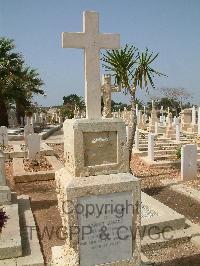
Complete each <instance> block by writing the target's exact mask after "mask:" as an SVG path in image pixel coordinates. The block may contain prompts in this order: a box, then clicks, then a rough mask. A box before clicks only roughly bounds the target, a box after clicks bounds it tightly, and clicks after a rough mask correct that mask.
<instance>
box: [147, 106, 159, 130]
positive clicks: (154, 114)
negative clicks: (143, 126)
mask: <svg viewBox="0 0 200 266" xmlns="http://www.w3.org/2000/svg"><path fill="white" fill-rule="evenodd" d="M156 122H158V118H157V112H156V109H155V107H154V102H153V101H152V111H151V119H150V123H149V132H151V133H154V132H155V123H156Z"/></svg>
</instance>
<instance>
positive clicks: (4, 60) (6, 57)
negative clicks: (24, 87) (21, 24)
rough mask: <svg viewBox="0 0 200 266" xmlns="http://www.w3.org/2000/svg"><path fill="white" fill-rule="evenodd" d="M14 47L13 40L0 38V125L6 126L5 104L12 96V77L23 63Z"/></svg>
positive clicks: (6, 113)
mask: <svg viewBox="0 0 200 266" xmlns="http://www.w3.org/2000/svg"><path fill="white" fill-rule="evenodd" d="M14 48H15V45H14V42H13V40H11V39H7V38H0V126H8V112H7V105H8V103H9V101H10V100H11V99H12V98H13V91H12V89H11V88H12V83H13V77H14V76H15V74H16V72H17V68H18V66H19V65H20V64H22V63H23V60H22V57H21V55H20V54H19V53H15V52H14V51H13V49H14Z"/></svg>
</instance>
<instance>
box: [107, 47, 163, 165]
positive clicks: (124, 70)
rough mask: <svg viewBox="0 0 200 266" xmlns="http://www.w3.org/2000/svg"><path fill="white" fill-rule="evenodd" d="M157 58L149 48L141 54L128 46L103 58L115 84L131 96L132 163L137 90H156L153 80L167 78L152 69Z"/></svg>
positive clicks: (130, 142) (130, 144)
mask: <svg viewBox="0 0 200 266" xmlns="http://www.w3.org/2000/svg"><path fill="white" fill-rule="evenodd" d="M157 57H158V54H155V55H154V54H153V53H152V52H149V50H148V49H147V48H146V49H145V51H144V52H141V53H140V52H139V50H138V49H137V48H136V47H134V46H128V45H126V46H125V47H124V48H122V49H119V50H106V52H105V54H103V57H102V61H103V64H102V65H103V67H104V68H105V70H106V71H109V72H110V73H111V75H112V76H114V79H115V84H117V85H119V86H121V88H122V89H123V90H124V92H125V94H127V93H129V94H130V96H131V110H132V127H131V133H130V138H129V140H128V149H129V159H130V161H131V154H132V147H133V141H134V135H135V130H136V89H137V88H140V89H142V88H146V90H148V86H149V85H150V86H151V87H153V88H155V85H154V82H153V78H154V77H155V76H156V75H157V76H165V75H164V74H162V73H160V72H158V71H156V70H155V69H153V68H152V67H151V65H152V63H153V62H154V60H155V59H156V58H157Z"/></svg>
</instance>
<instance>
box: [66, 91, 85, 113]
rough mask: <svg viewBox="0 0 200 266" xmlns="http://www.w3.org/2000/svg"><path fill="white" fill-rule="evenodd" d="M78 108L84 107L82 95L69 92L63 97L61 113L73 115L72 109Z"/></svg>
mask: <svg viewBox="0 0 200 266" xmlns="http://www.w3.org/2000/svg"><path fill="white" fill-rule="evenodd" d="M75 108H78V109H79V110H80V111H81V110H84V109H85V102H84V100H83V97H81V96H78V95H77V94H70V95H68V96H64V97H63V107H62V108H61V115H62V116H63V118H64V117H66V116H67V117H68V118H73V117H74V110H75Z"/></svg>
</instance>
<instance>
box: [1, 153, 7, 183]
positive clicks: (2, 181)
mask: <svg viewBox="0 0 200 266" xmlns="http://www.w3.org/2000/svg"><path fill="white" fill-rule="evenodd" d="M0 185H1V186H5V185H6V172H5V156H4V153H3V152H2V151H0Z"/></svg>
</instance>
